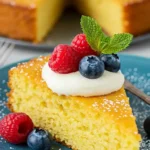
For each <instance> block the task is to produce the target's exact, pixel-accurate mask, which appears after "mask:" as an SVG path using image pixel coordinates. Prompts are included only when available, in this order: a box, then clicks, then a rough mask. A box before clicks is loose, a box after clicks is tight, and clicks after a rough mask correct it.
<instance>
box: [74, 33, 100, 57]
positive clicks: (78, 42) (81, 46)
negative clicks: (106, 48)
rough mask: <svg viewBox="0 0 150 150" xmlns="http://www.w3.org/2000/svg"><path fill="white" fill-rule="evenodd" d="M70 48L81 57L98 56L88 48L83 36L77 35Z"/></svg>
mask: <svg viewBox="0 0 150 150" xmlns="http://www.w3.org/2000/svg"><path fill="white" fill-rule="evenodd" d="M71 46H72V47H73V48H74V50H75V51H77V52H78V53H80V54H81V56H82V57H84V56H88V55H98V53H97V52H96V51H94V50H92V48H91V47H90V45H89V44H88V42H87V40H86V36H85V34H78V35H76V36H75V38H74V39H73V40H72V43H71Z"/></svg>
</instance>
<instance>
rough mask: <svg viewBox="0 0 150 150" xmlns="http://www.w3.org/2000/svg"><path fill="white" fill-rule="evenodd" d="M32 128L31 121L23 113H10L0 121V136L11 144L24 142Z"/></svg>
mask: <svg viewBox="0 0 150 150" xmlns="http://www.w3.org/2000/svg"><path fill="white" fill-rule="evenodd" d="M32 130H33V122H32V120H31V119H30V117H29V116H28V115H26V114H24V113H10V114H8V115H7V116H5V117H4V118H3V119H2V120H1V121H0V136H2V137H3V138H4V139H5V140H6V141H8V142H10V143H12V144H20V143H24V142H26V140H27V137H28V135H29V133H30V132H31V131H32Z"/></svg>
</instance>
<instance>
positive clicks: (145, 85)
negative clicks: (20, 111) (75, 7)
mask: <svg viewBox="0 0 150 150" xmlns="http://www.w3.org/2000/svg"><path fill="white" fill-rule="evenodd" d="M120 58H121V62H122V72H123V73H124V75H125V77H126V78H127V79H128V80H129V81H131V82H132V83H133V84H134V85H135V86H137V87H138V88H139V89H141V90H142V91H144V92H145V93H146V94H147V95H150V59H148V58H142V57H137V56H129V55H120ZM26 61H28V60H26ZM17 64H18V63H14V64H11V65H8V66H6V67H4V68H1V69H0V119H1V118H2V117H3V116H4V115H6V114H8V113H9V110H8V109H7V107H6V106H5V103H6V102H7V96H6V93H7V92H8V91H9V89H8V87H7V81H8V70H9V69H10V68H12V67H14V66H16V65H17ZM116 82H117V81H116ZM127 94H128V96H129V97H130V104H131V107H132V109H133V113H134V115H135V116H136V118H137V126H138V129H139V132H140V134H141V135H142V137H143V141H142V142H141V150H150V140H149V139H148V137H147V136H146V133H145V132H144V130H143V122H144V120H145V119H146V117H148V116H150V106H149V105H147V104H145V103H144V102H142V101H141V100H140V99H139V98H138V97H136V96H134V95H132V94H131V93H129V92H127ZM0 150H30V148H28V146H27V145H25V144H24V145H17V146H16V145H12V144H9V143H7V142H6V141H5V140H4V139H3V138H1V137H0ZM51 150H69V149H68V148H66V147H64V146H62V145H60V144H58V143H56V142H54V145H53V147H52V149H51Z"/></svg>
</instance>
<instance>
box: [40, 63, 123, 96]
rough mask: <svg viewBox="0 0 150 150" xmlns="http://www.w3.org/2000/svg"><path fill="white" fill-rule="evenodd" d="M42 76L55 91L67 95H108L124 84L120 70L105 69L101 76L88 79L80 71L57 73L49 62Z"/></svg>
mask: <svg viewBox="0 0 150 150" xmlns="http://www.w3.org/2000/svg"><path fill="white" fill-rule="evenodd" d="M42 77H43V80H44V81H45V82H46V83H47V86H48V87H49V88H50V89H51V90H52V91H53V92H54V93H57V94H58V95H66V96H69V95H71V96H84V97H90V96H100V95H106V94H110V93H112V92H115V91H118V90H119V89H120V88H121V87H122V86H123V84H124V75H123V74H122V73H121V72H120V71H119V72H117V73H114V72H109V71H106V70H105V71H104V73H103V75H102V76H101V77H99V78H97V79H88V78H85V77H83V76H82V75H81V74H80V72H79V71H77V72H72V73H69V74H59V73H55V72H54V71H52V70H51V69H50V68H49V66H48V63H46V64H45V65H44V67H43V69H42ZM116 81H117V82H116ZM110 83H111V84H110Z"/></svg>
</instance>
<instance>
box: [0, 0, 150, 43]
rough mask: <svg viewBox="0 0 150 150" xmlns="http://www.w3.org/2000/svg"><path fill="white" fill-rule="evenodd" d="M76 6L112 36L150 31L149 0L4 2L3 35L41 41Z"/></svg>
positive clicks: (0, 30)
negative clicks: (67, 7) (68, 7)
mask: <svg viewBox="0 0 150 150" xmlns="http://www.w3.org/2000/svg"><path fill="white" fill-rule="evenodd" d="M72 4H73V5H74V6H75V7H76V8H77V10H79V12H81V13H82V14H86V15H89V16H91V17H93V18H95V19H96V20H97V21H98V23H99V24H100V25H101V26H102V28H103V29H104V31H106V33H108V34H109V35H113V34H115V33H122V32H129V33H132V34H133V35H135V36H137V35H140V34H144V33H146V32H149V31H150V18H149V14H150V1H149V0H72V1H71V2H70V1H69V0H0V35H3V36H6V37H10V38H15V39H20V40H28V41H33V42H40V41H42V40H43V39H44V37H46V36H47V35H48V32H49V31H51V30H52V29H53V27H54V25H55V23H56V22H57V20H58V19H59V17H60V16H61V15H62V13H63V10H64V9H65V8H66V6H68V5H72Z"/></svg>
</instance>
